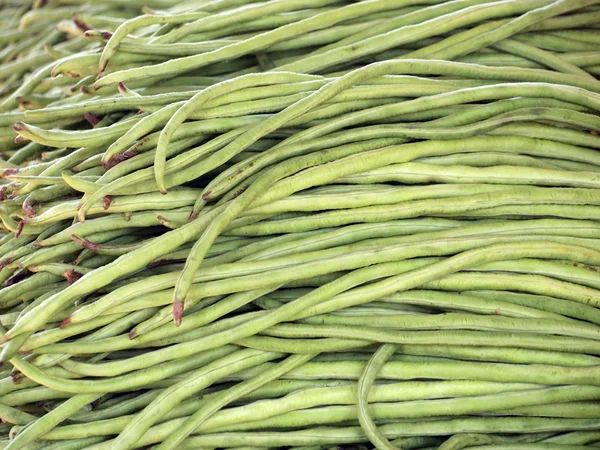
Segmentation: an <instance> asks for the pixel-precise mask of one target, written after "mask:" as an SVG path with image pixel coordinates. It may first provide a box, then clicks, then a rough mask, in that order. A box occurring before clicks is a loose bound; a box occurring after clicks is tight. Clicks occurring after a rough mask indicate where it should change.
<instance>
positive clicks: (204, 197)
mask: <svg viewBox="0 0 600 450" xmlns="http://www.w3.org/2000/svg"><path fill="white" fill-rule="evenodd" d="M212 194H213V192H212V191H208V192H205V193H204V194H202V200H204V201H205V202H207V201H209V200H210V199H211V198H212Z"/></svg>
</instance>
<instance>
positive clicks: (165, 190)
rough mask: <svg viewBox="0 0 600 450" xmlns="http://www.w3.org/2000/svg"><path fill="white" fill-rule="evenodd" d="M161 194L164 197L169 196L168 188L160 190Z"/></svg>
mask: <svg viewBox="0 0 600 450" xmlns="http://www.w3.org/2000/svg"><path fill="white" fill-rule="evenodd" d="M160 193H161V194H162V195H167V194H168V192H167V188H164V187H163V188H160Z"/></svg>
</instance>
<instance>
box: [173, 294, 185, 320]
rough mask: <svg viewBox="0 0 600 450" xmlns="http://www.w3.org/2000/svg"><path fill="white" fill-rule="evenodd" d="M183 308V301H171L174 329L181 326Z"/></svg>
mask: <svg viewBox="0 0 600 450" xmlns="http://www.w3.org/2000/svg"><path fill="white" fill-rule="evenodd" d="M183 307H184V305H183V300H180V299H178V298H176V299H175V300H174V301H173V320H174V322H175V326H176V327H178V326H179V325H181V320H182V319H183Z"/></svg>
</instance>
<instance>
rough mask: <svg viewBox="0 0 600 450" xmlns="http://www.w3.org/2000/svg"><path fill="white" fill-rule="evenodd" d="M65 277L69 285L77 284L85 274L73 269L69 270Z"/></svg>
mask: <svg viewBox="0 0 600 450" xmlns="http://www.w3.org/2000/svg"><path fill="white" fill-rule="evenodd" d="M63 275H64V277H65V278H66V280H67V283H69V284H73V283H75V282H76V281H77V280H79V279H80V278H81V277H82V276H83V274H82V273H81V272H77V271H76V270H73V269H69V270H67V271H65V273H64V274H63Z"/></svg>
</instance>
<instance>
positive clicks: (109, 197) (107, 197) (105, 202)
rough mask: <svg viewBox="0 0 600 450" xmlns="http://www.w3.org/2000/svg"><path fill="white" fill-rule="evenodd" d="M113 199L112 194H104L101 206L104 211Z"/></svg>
mask: <svg viewBox="0 0 600 450" xmlns="http://www.w3.org/2000/svg"><path fill="white" fill-rule="evenodd" d="M112 201H113V196H112V195H105V196H104V198H103V199H102V208H103V209H104V211H106V210H108V208H110V204H111V203H112Z"/></svg>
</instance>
